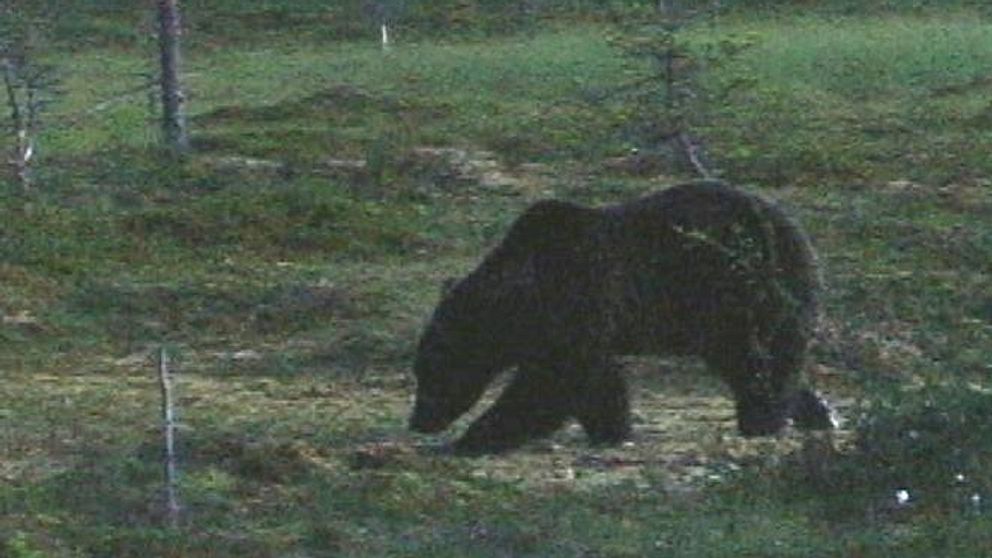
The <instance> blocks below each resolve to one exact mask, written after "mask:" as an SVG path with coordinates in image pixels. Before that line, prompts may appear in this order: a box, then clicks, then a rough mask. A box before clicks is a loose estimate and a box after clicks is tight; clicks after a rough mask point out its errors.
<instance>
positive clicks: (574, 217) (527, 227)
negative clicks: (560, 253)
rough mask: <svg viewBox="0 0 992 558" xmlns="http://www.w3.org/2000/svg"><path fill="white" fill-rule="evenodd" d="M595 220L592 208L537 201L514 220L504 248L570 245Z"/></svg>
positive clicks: (573, 204) (578, 238)
mask: <svg viewBox="0 0 992 558" xmlns="http://www.w3.org/2000/svg"><path fill="white" fill-rule="evenodd" d="M599 219H600V214H599V212H598V211H596V210H595V209H591V208H588V207H584V206H581V205H578V204H575V203H571V202H565V201H560V200H545V201H540V202H537V203H536V204H534V205H532V206H530V208H528V209H527V211H525V212H524V214H523V215H521V216H520V217H518V218H517V220H516V221H514V223H513V226H511V227H510V231H509V232H508V233H507V234H506V239H505V240H504V245H507V246H516V247H527V248H538V249H544V250H547V249H555V248H557V247H567V246H574V245H575V244H576V243H578V242H579V241H580V240H581V239H583V238H584V237H585V236H586V235H587V234H588V232H589V231H590V230H591V228H592V227H593V226H594V225H595V224H597V223H598V221H599Z"/></svg>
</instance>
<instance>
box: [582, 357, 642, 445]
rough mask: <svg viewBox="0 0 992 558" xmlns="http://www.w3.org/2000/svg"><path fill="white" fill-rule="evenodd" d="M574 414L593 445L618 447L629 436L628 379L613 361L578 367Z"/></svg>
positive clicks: (606, 360)
mask: <svg viewBox="0 0 992 558" xmlns="http://www.w3.org/2000/svg"><path fill="white" fill-rule="evenodd" d="M571 373H572V374H573V375H574V377H575V378H576V386H575V397H574V400H573V414H574V415H575V418H577V419H578V420H579V424H581V425H582V429H583V430H585V432H586V435H587V436H588V437H589V441H590V442H591V443H592V444H594V445H607V446H615V445H617V444H619V443H621V442H623V441H624V440H626V439H628V438H629V437H630V430H631V429H630V397H629V395H628V388H627V380H626V379H625V378H624V377H623V374H622V372H621V370H620V367H619V366H618V365H617V364H616V363H615V362H614V361H613V359H609V358H607V359H603V360H601V361H596V362H593V363H589V364H584V365H577V366H575V369H574V370H572V371H571Z"/></svg>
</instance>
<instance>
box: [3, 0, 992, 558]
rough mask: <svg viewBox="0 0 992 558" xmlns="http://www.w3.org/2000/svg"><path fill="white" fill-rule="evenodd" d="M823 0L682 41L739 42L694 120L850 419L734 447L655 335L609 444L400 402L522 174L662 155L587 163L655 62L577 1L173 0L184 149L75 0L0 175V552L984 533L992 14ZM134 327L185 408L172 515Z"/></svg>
mask: <svg viewBox="0 0 992 558" xmlns="http://www.w3.org/2000/svg"><path fill="white" fill-rule="evenodd" d="M318 4H319V5H318ZM839 4H840V3H834V4H831V6H833V7H834V8H836V9H831V10H826V9H824V10H822V11H820V12H818V13H819V15H816V16H814V15H810V14H808V13H802V14H800V13H798V10H799V8H790V9H786V10H782V11H779V12H777V16H776V17H767V18H766V17H763V16H762V17H759V16H756V15H754V14H752V13H749V11H748V10H747V9H745V8H746V7H743V6H740V7H736V8H734V9H733V10H732V11H731V12H729V13H727V14H725V15H722V16H721V17H720V18H718V19H717V20H716V25H715V26H709V25H699V26H693V27H690V28H688V29H687V30H686V35H685V40H686V41H687V42H688V44H690V45H699V44H702V43H706V42H713V41H716V40H719V39H721V38H722V37H724V36H725V35H727V36H734V37H738V38H744V39H746V41H747V42H749V43H751V44H752V46H750V47H749V48H747V49H745V50H744V51H742V52H741V53H740V54H739V55H737V56H735V57H733V58H731V59H728V60H724V61H722V62H723V63H721V64H711V65H709V66H707V65H705V64H703V65H702V73H701V74H700V75H699V77H698V81H699V84H700V86H701V87H703V88H704V89H702V90H701V95H700V96H699V97H698V101H697V103H696V104H695V105H694V110H695V111H697V114H694V115H693V118H692V121H693V122H695V123H696V125H697V127H696V128H695V129H694V131H695V132H696V133H697V134H698V135H699V137H700V138H701V139H702V140H703V141H704V143H705V145H706V148H707V150H708V152H709V154H710V155H711V156H712V158H713V159H714V161H715V162H716V163H718V164H719V166H720V168H721V169H722V170H724V172H725V174H726V176H727V178H729V179H732V180H739V181H742V182H745V183H748V188H749V189H752V190H755V191H762V192H764V193H766V194H768V195H771V196H773V197H776V198H778V199H781V200H782V201H783V203H785V204H786V207H787V208H788V210H789V211H790V212H792V213H794V214H795V215H796V216H797V217H798V218H799V219H800V220H801V221H802V222H803V223H804V224H805V225H806V227H807V228H808V229H809V231H810V232H811V235H812V236H813V238H814V240H815V242H816V244H817V247H818V249H819V251H820V253H821V258H822V261H823V264H824V272H825V278H826V281H827V285H828V289H827V292H826V296H825V301H824V302H825V304H824V306H825V320H824V324H823V328H822V332H821V335H820V338H819V339H818V342H817V344H816V346H815V347H814V350H813V353H812V360H813V361H814V363H815V365H814V366H812V367H811V374H812V376H813V377H814V379H815V380H817V381H818V382H819V384H820V386H821V387H823V388H824V389H826V390H827V391H828V393H829V394H830V395H831V396H832V397H833V398H834V399H835V400H837V401H838V402H839V403H840V404H841V405H840V406H841V410H842V412H843V414H844V418H845V419H846V420H847V423H846V425H845V428H844V429H843V431H842V432H841V433H840V434H839V436H838V440H837V445H838V448H839V451H836V452H835V451H831V450H827V449H825V448H824V447H823V444H822V440H818V439H803V438H800V437H797V436H788V437H786V438H784V439H781V440H759V441H743V440H741V439H739V438H738V437H737V436H736V435H735V434H734V430H733V423H732V408H731V405H730V403H729V401H728V400H727V399H726V397H725V390H724V388H723V387H722V386H721V385H720V384H718V383H717V382H716V381H714V380H712V379H702V378H699V377H697V375H698V374H699V373H700V368H699V366H698V365H695V364H693V363H691V362H682V361H671V362H669V361H662V362H657V361H654V360H646V361H634V362H632V363H630V368H631V369H632V376H633V378H634V380H635V382H636V383H637V385H638V386H639V389H638V390H636V392H635V393H636V394H637V408H638V417H637V427H638V432H639V435H640V438H639V440H638V444H637V445H636V446H634V447H632V448H621V449H616V450H604V449H591V448H588V447H586V446H585V445H584V440H583V438H582V436H581V435H579V434H577V433H576V432H574V431H565V432H562V433H559V434H558V435H556V436H555V437H554V439H553V442H554V444H556V445H557V446H550V445H549V444H548V443H544V444H535V445H534V446H532V447H528V448H526V449H524V450H522V451H520V452H517V453H515V454H512V455H509V456H505V457H498V458H487V459H480V460H463V459H455V458H451V457H447V456H444V455H435V454H433V453H431V452H430V451H427V450H425V449H424V448H423V446H422V444H424V443H425V440H423V439H421V438H416V437H414V436H412V435H410V434H408V433H406V431H405V427H404V422H405V416H406V413H407V412H408V411H409V395H410V393H411V391H412V387H413V386H412V380H411V378H410V377H409V374H408V368H409V363H410V360H411V358H412V355H413V351H414V347H415V343H416V338H417V335H418V332H419V329H420V327H421V325H422V323H423V320H424V319H425V318H426V316H428V315H429V312H430V310H431V308H432V305H433V303H434V302H435V301H436V298H437V294H438V292H439V291H438V289H439V285H440V283H441V280H442V278H444V277H445V276H449V275H455V274H459V273H464V272H466V271H467V270H469V269H471V267H472V265H473V264H474V262H475V261H477V259H478V258H479V256H480V254H481V253H483V252H484V250H485V249H486V248H487V247H488V246H491V245H492V244H493V243H494V242H496V240H497V239H498V238H499V237H500V235H501V234H502V233H503V231H504V230H505V228H506V226H507V224H508V223H509V222H510V221H511V220H512V219H513V218H514V216H515V215H517V214H519V212H520V211H521V210H522V209H523V208H524V207H526V205H527V204H528V203H530V202H531V201H533V200H534V199H537V198H541V197H546V196H550V195H556V196H559V197H564V198H568V199H573V200H577V201H583V202H589V203H606V202H612V201H617V200H620V199H625V198H629V197H632V196H635V195H637V194H639V193H642V192H645V191H649V190H653V189H657V188H659V187H661V186H662V185H664V184H667V183H669V182H670V181H672V180H675V179H677V178H678V177H679V174H680V170H679V169H678V168H668V167H664V166H663V167H662V168H661V170H659V171H658V172H659V173H662V176H660V177H652V176H650V175H649V176H645V175H643V174H640V173H638V172H625V171H623V170H618V167H617V166H616V165H615V159H616V157H618V156H623V155H627V154H628V152H629V149H630V148H631V147H639V148H641V150H642V152H651V150H652V147H653V146H650V145H644V144H642V143H641V142H643V140H644V138H643V137H642V136H639V135H638V134H637V133H634V132H632V130H633V129H634V127H635V126H634V125H636V124H637V119H638V117H639V116H640V115H639V114H638V113H637V105H634V104H632V103H631V102H630V100H629V99H628V98H627V97H625V96H624V95H623V94H621V93H620V92H619V91H618V88H620V87H621V86H622V85H623V84H625V83H627V82H628V81H630V80H636V79H638V78H639V77H643V76H644V75H645V72H646V71H648V67H647V65H645V64H643V61H638V60H635V61H631V60H626V59H624V57H623V54H622V52H621V51H620V50H619V49H617V48H614V47H612V46H610V42H609V41H608V40H607V38H608V37H610V36H613V35H615V34H616V33H617V30H616V29H614V28H611V27H610V26H608V25H606V24H604V23H602V22H598V23H597V22H596V21H595V19H596V18H594V17H590V18H587V19H588V20H587V21H586V22H585V23H583V24H581V25H579V24H574V23H571V24H569V25H564V24H561V23H560V21H565V22H568V21H574V20H570V19H569V18H566V19H564V20H559V21H558V22H555V21H552V22H549V23H548V25H547V26H546V27H536V28H531V29H530V31H529V32H528V33H525V34H519V35H514V34H510V35H506V34H502V35H498V36H487V33H477V34H476V33H466V34H464V35H461V36H454V37H451V36H447V37H444V40H435V39H429V37H431V36H432V35H431V33H430V32H429V31H427V30H425V31H424V32H423V33H420V34H417V33H414V34H411V35H412V36H414V37H417V40H416V41H409V42H404V41H401V42H400V43H398V44H397V45H395V47H394V48H393V50H391V51H390V52H388V53H383V52H381V51H380V50H379V49H378V48H377V47H376V45H374V44H366V43H364V42H362V41H351V42H347V41H343V40H342V38H343V37H345V36H347V34H344V35H342V36H341V37H337V38H335V39H334V40H329V39H328V38H327V37H323V36H318V30H319V26H317V25H316V24H315V22H319V21H321V18H322V17H330V16H327V14H326V4H320V3H312V2H302V1H301V2H300V3H294V4H292V5H290V4H289V3H277V2H264V3H263V2H259V3H253V4H252V5H251V6H249V7H246V8H245V9H244V11H243V12H242V11H240V8H241V4H240V3H239V4H238V5H237V6H235V5H234V3H228V2H225V3H219V2H218V3H213V4H211V7H210V8H209V9H208V8H207V7H206V6H205V5H204V6H200V3H190V4H188V5H189V7H190V9H191V10H195V9H197V8H198V7H202V9H203V11H199V12H197V13H195V14H193V15H192V16H191V17H192V18H193V19H194V20H195V21H194V26H193V36H192V37H191V41H190V43H189V51H188V53H187V61H188V69H189V75H188V79H187V82H188V84H189V88H190V92H191V97H190V99H191V101H190V107H189V108H190V116H191V126H192V130H193V136H194V143H195V145H196V152H195V154H194V155H193V156H192V157H191V158H190V159H189V160H188V161H185V162H183V163H177V162H175V161H172V160H170V159H169V158H167V157H163V156H161V155H160V154H158V153H157V152H156V148H155V145H156V142H157V134H156V132H155V130H154V126H153V123H150V122H149V119H150V118H152V117H153V116H154V115H152V114H150V113H149V110H148V108H147V101H146V99H145V96H144V94H143V93H141V92H139V93H136V94H129V95H125V96H124V97H121V96H120V95H121V94H122V93H127V92H129V91H131V90H133V89H134V88H136V87H138V86H140V85H141V83H142V79H143V78H142V77H141V75H140V74H141V72H142V71H143V70H145V69H146V68H147V67H148V66H149V64H151V60H152V59H151V57H150V54H147V53H146V52H145V51H146V50H147V49H146V46H147V45H146V46H140V47H139V46H136V45H140V43H141V42H140V41H139V40H138V39H136V38H134V37H133V36H129V35H128V33H129V32H131V33H133V31H128V30H129V29H130V30H133V29H134V25H135V24H136V19H137V16H136V14H135V13H134V12H132V11H124V10H122V9H121V5H120V4H118V3H116V2H109V1H108V2H101V3H99V5H97V4H96V3H94V4H93V5H92V6H91V8H92V10H94V11H88V12H85V13H83V14H82V15H81V17H79V18H77V21H76V22H75V23H73V24H72V26H71V27H63V28H61V29H75V30H76V31H78V32H79V33H82V32H83V31H85V32H86V33H96V35H94V36H93V37H92V38H91V40H89V41H88V42H87V48H86V49H83V50H81V51H79V52H75V53H74V54H73V55H72V57H71V58H70V57H69V56H68V55H67V54H64V53H61V54H60V52H59V49H62V48H66V47H63V46H62V45H61V43H57V44H56V45H55V48H56V51H57V52H56V56H53V58H52V60H53V61H54V62H55V63H57V64H58V65H59V66H60V75H61V77H62V78H63V84H64V85H63V88H64V89H65V94H64V95H63V96H62V97H60V99H59V101H58V103H57V104H56V105H54V106H53V107H52V108H51V111H52V112H51V113H50V115H51V117H52V122H54V123H55V125H53V126H52V127H50V128H49V129H48V130H47V131H46V132H45V134H44V135H43V136H42V137H41V141H40V147H41V151H40V153H41V155H40V158H39V159H38V163H37V164H38V168H37V184H36V186H35V187H34V189H32V190H31V191H29V192H26V193H25V192H21V191H20V189H19V187H17V186H15V185H13V184H9V183H0V189H2V193H3V196H2V199H0V314H2V315H3V317H4V320H3V322H2V324H0V392H2V393H3V397H2V398H0V555H5V556H6V555H10V556H15V557H28V556H74V557H75V556H149V555H156V556H159V555H161V556H233V555H240V556H285V555H299V556H339V555H344V556H425V555H437V556H584V555H585V556H589V555H594V556H645V555H665V556H693V557H694V556H858V555H861V556H889V555H893V556H895V555H898V556H921V557H922V556H942V555H945V556H985V555H988V554H989V552H990V551H992V538H990V536H989V535H988V533H989V532H992V530H990V528H992V524H990V519H989V518H990V517H992V516H990V512H989V510H988V503H987V502H988V501H990V500H992V478H990V477H989V474H988V472H987V471H989V470H992V468H990V467H992V462H990V461H989V456H990V455H992V435H990V433H989V429H988V426H987V423H988V422H989V421H988V412H989V409H990V408H992V404H990V402H989V396H988V390H989V386H990V384H992V382H990V374H992V370H990V368H989V362H992V358H990V357H992V353H990V352H989V347H992V298H990V295H989V293H988V284H989V279H990V277H992V268H990V263H989V262H992V232H990V229H989V226H988V222H989V221H988V218H989V216H990V214H992V191H990V184H992V178H990V177H992V171H990V168H989V163H988V160H987V159H988V158H987V156H986V155H985V154H986V153H988V151H989V147H990V146H989V145H988V141H987V140H988V139H989V138H990V137H992V136H990V133H989V131H988V120H986V119H984V118H985V116H986V115H987V114H986V113H987V112H988V110H989V106H990V104H989V103H990V102H992V99H990V98H989V95H988V93H987V91H986V90H987V89H988V88H987V87H986V86H987V83H986V82H985V81H984V80H985V78H986V76H987V75H988V69H987V68H989V67H992V64H990V62H992V35H990V31H989V29H990V27H989V25H988V23H987V22H986V20H984V19H982V18H981V17H980V16H979V12H978V11H969V10H970V8H968V7H967V6H964V4H962V6H961V7H958V8H955V10H950V11H944V12H939V13H938V12H937V11H934V10H933V9H930V8H927V9H923V10H918V9H914V8H913V7H911V6H902V5H899V6H895V5H894V4H891V3H889V8H887V9H879V8H877V7H875V8H869V9H868V11H869V12H871V15H864V13H862V12H857V11H855V12H851V11H850V9H851V6H850V5H845V6H846V7H845V6H841V7H839V8H838V7H837V6H838V5H839ZM294 6H295V8H300V9H299V10H297V11H295V12H294V11H293V10H294V9H295V8H294ZM291 8H292V9H291ZM73 13H75V12H73ZM762 13H764V14H767V12H762ZM232 14H237V15H238V17H237V18H236V21H235V20H234V19H232V20H230V26H229V27H225V25H226V23H225V22H228V21H229V20H227V19H225V18H224V17H222V16H224V15H232ZM273 14H277V15H279V17H277V18H275V19H272V18H270V19H268V20H265V19H264V18H263V16H264V17H266V18H268V17H270V16H272V15H273ZM759 15H761V14H759ZM424 17H426V16H424ZM597 17H599V16H597ZM263 20H264V21H269V22H270V23H269V25H270V27H271V29H270V31H271V33H269V34H268V35H266V36H265V37H261V38H258V39H257V40H247V39H244V38H238V36H237V35H238V34H239V33H241V32H242V31H244V30H245V29H258V28H259V26H261V23H260V22H261V21H263ZM272 22H277V23H272ZM63 25H68V24H67V23H63ZM288 30H292V31H291V32H290V31H288ZM66 32H68V31H66ZM411 35H408V36H407V37H408V38H409V37H410V36H411ZM401 36H402V35H401ZM435 37H436V35H435ZM731 83H734V84H737V85H736V86H734V87H731V86H730V85H729V84H731ZM107 100H113V102H112V103H106V104H105V101H107ZM696 105H698V106H696ZM70 123H71V125H70ZM425 147H434V148H438V147H444V148H457V149H460V150H462V151H457V152H454V154H453V155H452V154H450V153H449V155H445V156H428V155H424V154H423V153H422V152H420V154H418V151H417V150H418V149H422V148H425ZM485 152H489V153H485ZM459 157H462V158H463V159H464V160H460V159H459ZM332 159H334V160H339V161H350V162H351V163H356V162H359V161H364V162H365V166H364V167H361V166H354V165H352V166H350V167H349V166H347V165H345V166H344V167H340V166H339V167H334V166H333V165H330V164H329V163H328V160H332ZM466 169H467V170H466ZM494 169H495V170H498V171H499V173H500V174H501V175H502V176H503V177H504V178H506V177H509V178H507V179H505V180H503V181H498V180H497V181H490V182H487V181H486V180H484V178H485V177H484V176H483V174H484V173H485V172H492V171H493V170H494ZM776 187H777V188H776ZM160 344H166V345H167V346H168V347H169V348H170V351H171V353H172V354H173V357H174V359H175V366H176V369H177V370H178V372H179V376H178V377H179V403H180V404H179V406H180V412H181V419H182V422H183V424H184V425H185V428H183V429H182V430H180V432H179V444H180V455H181V456H182V461H181V463H180V470H181V473H182V478H181V482H180V491H181V497H182V501H183V504H184V506H185V514H184V516H183V525H182V528H181V529H179V530H177V531H173V530H171V529H169V528H167V527H164V522H163V518H162V516H161V506H160V486H161V479H160V475H161V464H160V463H159V450H158V447H159V432H158V425H157V423H158V416H157V405H158V392H157V386H156V384H155V377H154V364H153V362H152V359H151V353H152V352H153V351H154V350H155V349H156V348H157V347H158V346H159V345H160ZM462 426H464V423H462V424H460V426H459V427H462ZM443 439H446V437H442V438H428V439H427V440H426V443H427V444H428V445H429V444H433V443H437V442H440V441H441V440H443ZM958 475H961V477H960V479H959V477H958ZM899 490H906V491H907V493H908V494H909V495H910V503H909V504H908V505H899V504H898V502H897V501H896V497H895V495H896V493H897V491H899ZM976 494H977V495H979V497H980V502H985V503H982V504H980V505H977V506H976V505H973V504H972V496H974V495H976Z"/></svg>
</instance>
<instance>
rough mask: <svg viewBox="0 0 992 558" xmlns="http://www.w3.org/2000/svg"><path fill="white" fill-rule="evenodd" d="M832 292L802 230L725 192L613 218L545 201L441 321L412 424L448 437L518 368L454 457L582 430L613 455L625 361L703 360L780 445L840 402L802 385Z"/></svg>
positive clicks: (620, 211) (635, 207) (429, 339)
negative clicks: (576, 426)
mask: <svg viewBox="0 0 992 558" xmlns="http://www.w3.org/2000/svg"><path fill="white" fill-rule="evenodd" d="M819 287H820V278H819V268H818V265H817V260H816V256H815V254H814V251H813V248H812V246H811V244H810V242H809V239H808V237H807V235H806V234H805V233H804V232H803V231H802V229H801V228H800V227H799V226H798V225H797V224H796V223H795V221H793V220H792V219H790V218H789V217H788V216H787V215H786V214H785V213H784V212H783V211H782V210H781V209H780V208H779V207H777V206H776V205H774V204H772V203H771V202H769V201H767V200H765V199H763V198H761V197H758V196H756V195H753V194H750V193H746V192H744V191H742V190H739V189H735V188H733V187H731V186H729V185H727V184H725V183H723V182H719V181H712V180H707V181H699V182H692V183H687V184H681V185H677V186H674V187H671V188H668V189H666V190H663V191H661V192H657V193H654V194H651V195H648V196H646V197H643V198H640V199H637V200H634V201H631V202H628V203H622V204H619V205H612V206H607V207H602V208H589V207H584V206H581V205H576V204H573V203H568V202H563V201H542V202H539V203H537V204H535V205H533V206H532V207H530V208H529V209H528V210H527V211H526V212H525V213H524V214H523V215H522V216H520V217H519V218H518V219H517V220H516V221H515V222H514V223H513V225H512V226H511V227H510V230H509V232H508V233H507V234H506V237H505V238H504V239H503V241H502V242H501V243H500V244H499V245H498V246H496V247H495V248H494V249H493V250H492V251H491V252H490V253H489V254H488V255H487V256H486V258H485V259H484V260H483V261H482V263H480V264H479V266H478V267H477V268H476V269H475V270H474V271H472V272H471V273H470V274H468V275H467V276H466V277H464V278H463V279H461V280H459V281H457V282H456V283H454V284H453V285H452V286H451V287H450V288H449V289H448V290H447V293H446V294H445V295H444V296H443V297H442V300H441V302H440V303H439V304H438V306H437V308H436V309H435V311H434V314H433V316H432V317H431V319H430V322H429V323H428V324H427V326H426V329H425V331H424V333H423V336H422V338H421V340H420V344H419V348H418V353H417V356H416V362H415V364H414V373H415V375H416V380H417V391H416V400H415V404H414V409H413V414H412V416H411V418H410V427H411V429H413V430H414V431H417V432H424V433H431V432H437V431H440V430H443V429H444V428H446V427H447V426H449V425H450V424H451V423H452V422H453V421H454V420H455V419H457V418H458V417H459V416H461V415H462V414H463V413H465V412H466V411H467V410H468V409H469V408H470V407H472V406H473V404H475V403H476V402H477V401H478V399H479V398H480V397H481V395H482V394H483V392H484V391H485V389H486V387H487V386H488V385H489V384H490V382H491V381H492V379H493V378H494V377H495V376H496V375H497V374H498V373H499V372H501V371H503V370H507V369H511V368H515V369H516V372H515V376H514V377H513V379H512V381H511V382H510V384H509V386H508V387H507V388H506V389H505V390H504V392H503V393H502V394H501V396H500V397H499V399H498V400H497V401H496V402H495V404H493V406H492V408H490V409H489V410H488V411H487V412H485V413H484V414H483V415H482V416H481V417H479V419H478V420H476V421H475V422H474V423H473V424H472V425H471V426H470V427H469V428H468V430H467V431H466V432H465V434H464V435H463V436H462V437H461V438H460V439H459V440H458V441H457V442H455V444H454V449H455V451H456V453H460V454H470V455H471V454H481V453H495V452H500V451H505V450H508V449H512V448H514V447H517V446H519V445H520V444H522V443H524V442H525V441H527V440H529V439H532V438H536V437H541V436H546V435H548V434H550V433H552V432H554V431H555V430H556V429H558V428H559V427H561V426H562V425H563V424H564V422H565V421H566V420H568V419H570V418H575V419H577V420H578V421H579V423H580V424H581V426H582V427H583V429H584V430H585V432H586V434H587V435H588V437H589V438H590V440H591V441H592V442H593V443H601V444H615V443H618V442H620V441H622V440H624V439H625V438H626V437H627V436H628V435H629V433H630V418H629V414H630V404H629V400H628V393H627V383H626V380H625V379H624V377H623V375H622V373H621V370H620V369H619V366H618V365H617V364H615V363H614V362H613V357H615V356H617V355H633V354H659V355H697V356H699V357H702V358H703V359H704V361H705V362H706V364H707V366H708V368H709V369H711V370H712V371H714V372H715V373H717V374H719V375H720V376H721V377H722V378H723V379H724V380H725V381H726V382H727V384H728V385H729V386H730V389H731V390H732V393H733V396H734V399H735V402H736V411H737V424H738V428H739V430H740V432H741V434H743V435H745V436H758V435H770V434H774V433H776V432H778V431H779V430H780V429H781V428H782V427H783V426H784V425H785V424H786V422H787V420H788V418H790V415H796V416H795V419H796V422H797V424H799V425H800V426H801V427H804V428H828V427H830V412H829V408H827V406H826V404H825V403H824V402H823V401H822V399H819V398H818V397H817V396H816V395H814V394H812V392H809V391H807V390H801V389H797V388H796V386H795V383H796V382H795V379H796V377H797V375H798V372H799V370H800V368H801V366H802V363H803V360H804V358H805V353H806V345H807V342H808V340H809V338H810V336H811V334H812V330H813V325H814V321H815V319H816V313H817V295H818V290H819ZM795 402H798V404H796V403H795ZM796 409H798V411H796Z"/></svg>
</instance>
